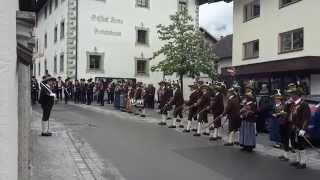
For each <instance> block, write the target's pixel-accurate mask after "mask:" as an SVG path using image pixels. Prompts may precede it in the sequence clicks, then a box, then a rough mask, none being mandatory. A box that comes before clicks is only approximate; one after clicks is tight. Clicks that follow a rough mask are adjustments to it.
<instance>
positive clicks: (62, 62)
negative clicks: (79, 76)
mask: <svg viewBox="0 0 320 180" xmlns="http://www.w3.org/2000/svg"><path fill="white" fill-rule="evenodd" d="M63 72H64V54H61V55H60V73H63Z"/></svg>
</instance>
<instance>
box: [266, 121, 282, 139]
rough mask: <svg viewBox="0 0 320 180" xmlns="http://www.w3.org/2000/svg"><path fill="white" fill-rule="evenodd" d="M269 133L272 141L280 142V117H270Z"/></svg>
mask: <svg viewBox="0 0 320 180" xmlns="http://www.w3.org/2000/svg"><path fill="white" fill-rule="evenodd" d="M269 135H270V140H271V141H273V142H276V143H279V142H280V141H281V137H280V120H279V119H278V118H275V117H272V118H271V119H270V126H269Z"/></svg>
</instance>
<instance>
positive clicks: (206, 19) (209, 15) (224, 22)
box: [200, 2, 233, 37]
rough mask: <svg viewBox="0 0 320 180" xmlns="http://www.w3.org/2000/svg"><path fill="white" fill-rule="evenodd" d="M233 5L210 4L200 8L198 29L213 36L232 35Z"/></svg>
mask: <svg viewBox="0 0 320 180" xmlns="http://www.w3.org/2000/svg"><path fill="white" fill-rule="evenodd" d="M232 8H233V3H225V2H219V3H212V4H204V5H202V6H200V27H204V28H205V29H207V31H209V32H210V33H211V34H212V35H213V36H215V37H220V36H221V35H223V36H225V35H228V34H232V12H233V9H232Z"/></svg>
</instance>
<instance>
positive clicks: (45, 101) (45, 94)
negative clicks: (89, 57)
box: [39, 75, 56, 136]
mask: <svg viewBox="0 0 320 180" xmlns="http://www.w3.org/2000/svg"><path fill="white" fill-rule="evenodd" d="M53 81H55V78H53V77H50V76H49V75H48V76H47V77H46V78H45V79H44V80H43V81H42V82H41V83H40V87H41V90H40V99H39V103H40V104H41V107H42V110H43V114H42V121H41V130H42V131H41V135H42V136H52V133H51V132H50V131H49V119H50V113H51V110H52V107H53V105H54V100H55V98H56V94H55V93H53V92H52V87H53Z"/></svg>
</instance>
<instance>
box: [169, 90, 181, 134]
mask: <svg viewBox="0 0 320 180" xmlns="http://www.w3.org/2000/svg"><path fill="white" fill-rule="evenodd" d="M173 87H174V96H173V97H172V98H171V99H170V101H169V103H168V104H169V106H173V105H174V110H173V120H172V125H171V126H169V128H176V127H177V123H180V122H181V119H182V118H183V115H182V111H183V104H184V99H183V95H182V91H181V89H180V86H179V84H173ZM178 116H179V118H180V119H178Z"/></svg>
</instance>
